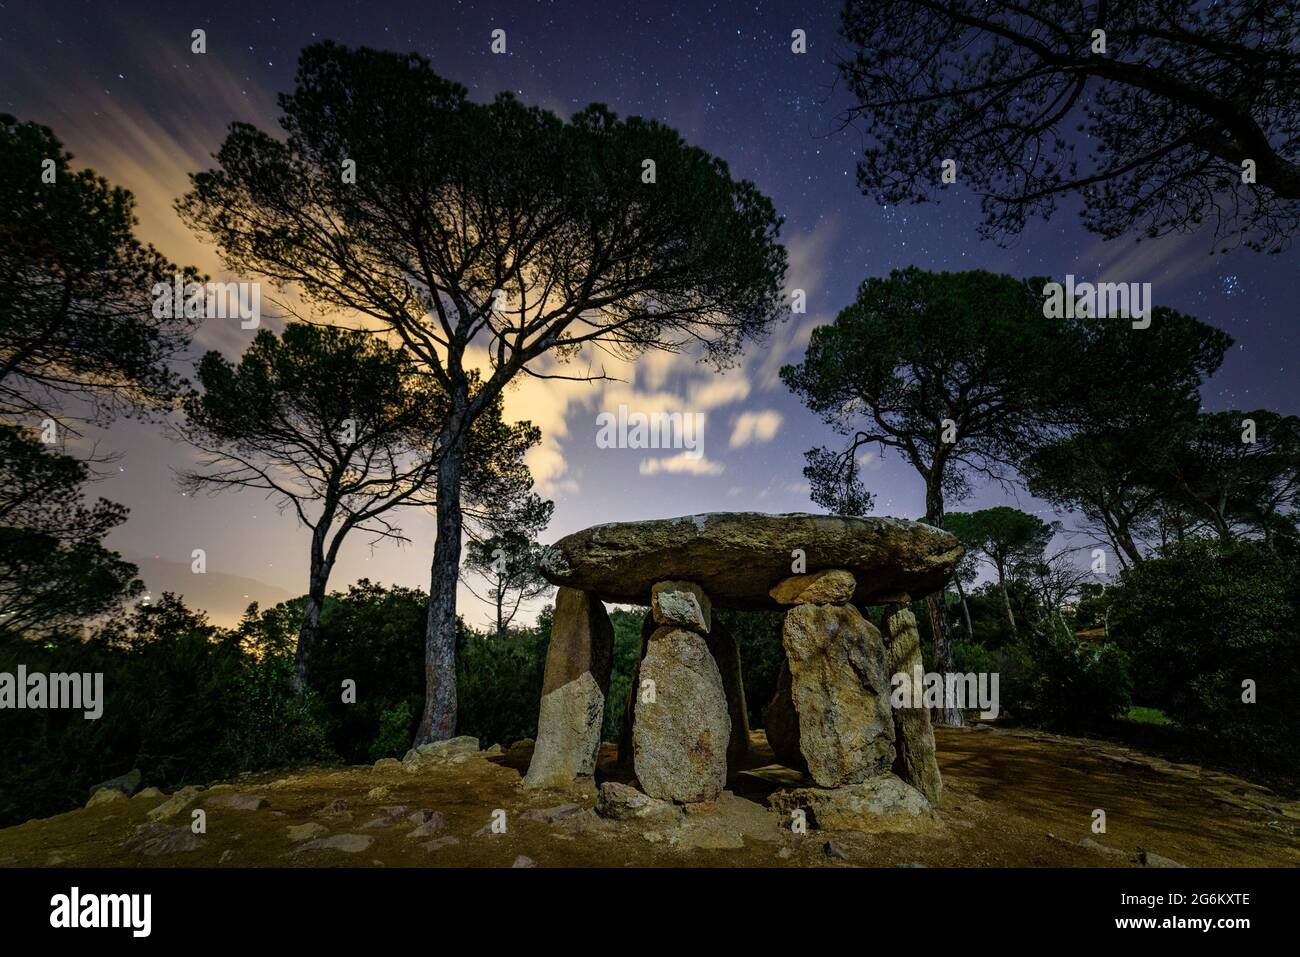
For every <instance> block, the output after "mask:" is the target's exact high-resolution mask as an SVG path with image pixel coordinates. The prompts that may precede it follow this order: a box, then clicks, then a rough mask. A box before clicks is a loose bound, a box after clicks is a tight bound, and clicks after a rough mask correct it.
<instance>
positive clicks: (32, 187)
mask: <svg viewBox="0 0 1300 957" xmlns="http://www.w3.org/2000/svg"><path fill="white" fill-rule="evenodd" d="M71 160H72V156H71V154H69V153H67V152H65V151H64V150H63V145H62V144H61V143H60V142H59V140H58V139H57V138H56V137H55V136H54V133H53V132H51V131H50V130H49V129H48V128H46V127H44V126H39V125H37V124H35V123H20V122H18V121H17V120H16V119H15V118H14V117H12V116H7V115H0V412H3V413H6V414H9V415H26V414H35V415H40V416H47V417H53V418H57V417H58V416H59V415H60V414H61V413H62V412H63V411H65V405H66V400H68V399H69V398H72V397H76V398H81V399H85V400H88V401H89V402H90V403H91V404H92V405H93V406H94V410H95V412H97V413H98V414H100V415H102V416H109V415H112V414H116V413H120V412H122V411H126V410H132V409H135V410H138V409H142V408H149V407H155V406H159V405H167V404H168V403H170V402H171V400H172V399H174V398H175V396H176V395H177V394H178V392H179V390H180V388H181V380H180V378H179V376H177V374H176V373H175V371H174V370H173V369H172V367H171V365H170V364H169V363H170V361H171V360H172V359H174V358H175V357H176V356H177V355H178V354H179V353H180V352H181V351H182V350H183V349H184V348H185V346H186V345H187V343H188V342H189V333H190V328H189V321H188V320H186V319H184V318H176V319H172V318H166V319H160V318H156V317H155V316H154V315H153V302H154V296H153V292H152V290H153V287H154V285H155V284H156V283H166V284H167V285H171V283H172V282H173V277H174V275H175V274H177V273H182V272H183V281H184V282H190V281H193V280H194V279H195V278H196V275H195V273H194V272H193V270H189V269H187V270H184V271H182V270H180V269H179V268H178V267H176V266H173V265H172V264H171V263H170V262H168V261H167V259H165V258H164V257H163V256H162V254H161V253H159V252H158V251H157V250H156V249H154V248H153V247H152V246H149V245H145V244H142V243H140V241H139V240H137V239H136V238H135V234H134V232H133V228H134V226H135V223H136V220H135V212H134V207H135V201H134V199H133V197H132V196H131V194H130V193H129V192H128V191H127V190H124V189H121V188H118V187H113V186H110V185H109V183H108V182H107V181H106V180H105V179H103V178H102V177H100V176H97V175H95V173H94V172H92V171H91V170H79V171H74V170H73V169H72V167H71V165H70V163H71ZM51 175H52V176H53V180H52V181H49V180H48V177H49V176H51Z"/></svg>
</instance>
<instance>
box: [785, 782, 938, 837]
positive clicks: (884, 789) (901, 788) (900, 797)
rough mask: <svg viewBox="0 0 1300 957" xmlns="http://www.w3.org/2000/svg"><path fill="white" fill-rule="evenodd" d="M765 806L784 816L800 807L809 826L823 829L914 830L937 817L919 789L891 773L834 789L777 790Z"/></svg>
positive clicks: (924, 826)
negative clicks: (805, 815) (804, 812)
mask: <svg viewBox="0 0 1300 957" xmlns="http://www.w3.org/2000/svg"><path fill="white" fill-rule="evenodd" d="M768 805H769V806H770V807H772V808H773V809H774V810H777V811H779V812H781V813H782V814H784V815H786V816H787V818H788V816H789V814H790V812H791V811H794V810H796V809H798V808H802V809H803V810H804V811H806V812H807V814H808V824H809V826H810V827H817V828H820V829H822V830H827V831H867V832H872V833H875V832H918V831H924V830H928V829H929V828H931V827H933V826H934V825H935V824H936V823H937V820H938V819H937V818H936V816H935V814H934V811H933V810H932V809H931V807H930V803H929V802H928V801H927V800H926V799H925V798H924V797H923V796H922V795H921V792H920V791H918V790H916V788H914V787H912V786H911V785H910V784H906V783H904V782H903V781H901V780H899V779H898V778H897V777H895V776H894V775H892V774H881V775H878V776H876V777H874V778H869V779H868V780H866V781H863V782H862V783H860V784H849V785H846V786H844V787H838V788H794V789H792V790H788V791H777V792H775V793H774V794H773V795H772V796H771V797H769V798H768Z"/></svg>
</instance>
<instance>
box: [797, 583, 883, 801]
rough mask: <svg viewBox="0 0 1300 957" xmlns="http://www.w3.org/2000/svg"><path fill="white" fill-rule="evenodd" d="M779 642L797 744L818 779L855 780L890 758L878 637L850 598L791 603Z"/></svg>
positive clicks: (825, 782) (834, 783) (831, 782)
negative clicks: (795, 719)
mask: <svg viewBox="0 0 1300 957" xmlns="http://www.w3.org/2000/svg"><path fill="white" fill-rule="evenodd" d="M782 644H783V645H784V646H785V652H786V659H787V660H788V661H789V663H790V681H791V684H790V688H791V694H792V696H793V699H794V710H795V712H796V713H797V714H798V716H799V749H800V751H801V752H802V753H803V756H804V759H805V760H806V761H807V762H808V773H809V774H810V775H811V776H812V779H813V780H814V781H816V782H817V783H818V784H820V785H821V786H822V787H838V786H839V785H844V784H857V783H858V782H860V781H863V780H865V779H866V778H868V777H871V776H872V775H874V774H878V773H880V772H881V771H884V770H887V769H888V768H889V767H890V765H892V764H893V762H894V719H893V715H892V714H891V711H890V707H889V673H888V671H887V667H886V656H885V645H884V642H883V641H882V639H881V637H880V632H879V631H877V630H876V628H875V626H874V625H872V624H871V622H869V621H867V620H866V619H865V618H863V617H862V615H861V614H860V613H859V612H858V610H857V609H856V608H854V607H853V606H852V605H799V606H797V607H795V608H792V609H790V610H789V611H788V612H786V615H785V624H784V626H783V628H782Z"/></svg>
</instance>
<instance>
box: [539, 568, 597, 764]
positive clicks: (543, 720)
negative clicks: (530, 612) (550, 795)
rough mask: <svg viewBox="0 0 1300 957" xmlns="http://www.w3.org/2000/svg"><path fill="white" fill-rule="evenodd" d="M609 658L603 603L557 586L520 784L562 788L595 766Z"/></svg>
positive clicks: (586, 593) (588, 594)
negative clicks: (529, 754)
mask: <svg viewBox="0 0 1300 957" xmlns="http://www.w3.org/2000/svg"><path fill="white" fill-rule="evenodd" d="M613 662H614V626H613V625H612V624H611V623H610V620H609V616H608V615H607V614H605V606H604V605H602V604H601V602H600V599H599V598H597V597H596V596H595V595H593V594H590V593H588V592H584V591H578V590H577V589H574V588H561V589H560V590H559V591H558V592H557V593H556V596H555V615H554V618H553V619H552V622H551V643H550V646H549V647H548V648H547V651H546V673H545V677H544V678H543V680H542V705H541V709H540V711H539V713H538V717H537V742H536V744H535V745H534V747H533V760H532V762H531V763H530V764H529V765H528V774H527V775H525V777H524V787H526V788H548V787H550V788H567V787H569V786H570V785H571V784H573V782H574V779H575V778H578V777H580V776H585V775H590V774H591V773H592V772H593V771H595V769H596V755H597V753H598V752H599V750H600V729H601V724H602V722H603V720H604V717H605V694H606V693H607V692H608V691H609V674H610V670H611V669H612V667H613Z"/></svg>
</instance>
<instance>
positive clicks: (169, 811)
mask: <svg viewBox="0 0 1300 957" xmlns="http://www.w3.org/2000/svg"><path fill="white" fill-rule="evenodd" d="M198 798H199V789H198V788H197V787H193V786H191V787H187V788H181V789H180V790H179V791H177V792H176V793H175V794H173V795H172V796H171V797H169V798H168V799H167V800H166V801H163V803H162V804H159V805H158V806H157V807H156V808H154V809H153V810H152V811H150V812H149V813H148V814H147V815H145V816H146V817H148V818H149V820H151V821H161V820H163V819H164V818H169V817H175V816H176V815H177V814H180V813H181V811H184V810H185V809H186V808H187V807H189V806H190V805H191V804H193V803H194V802H195V801H197V800H198Z"/></svg>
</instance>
